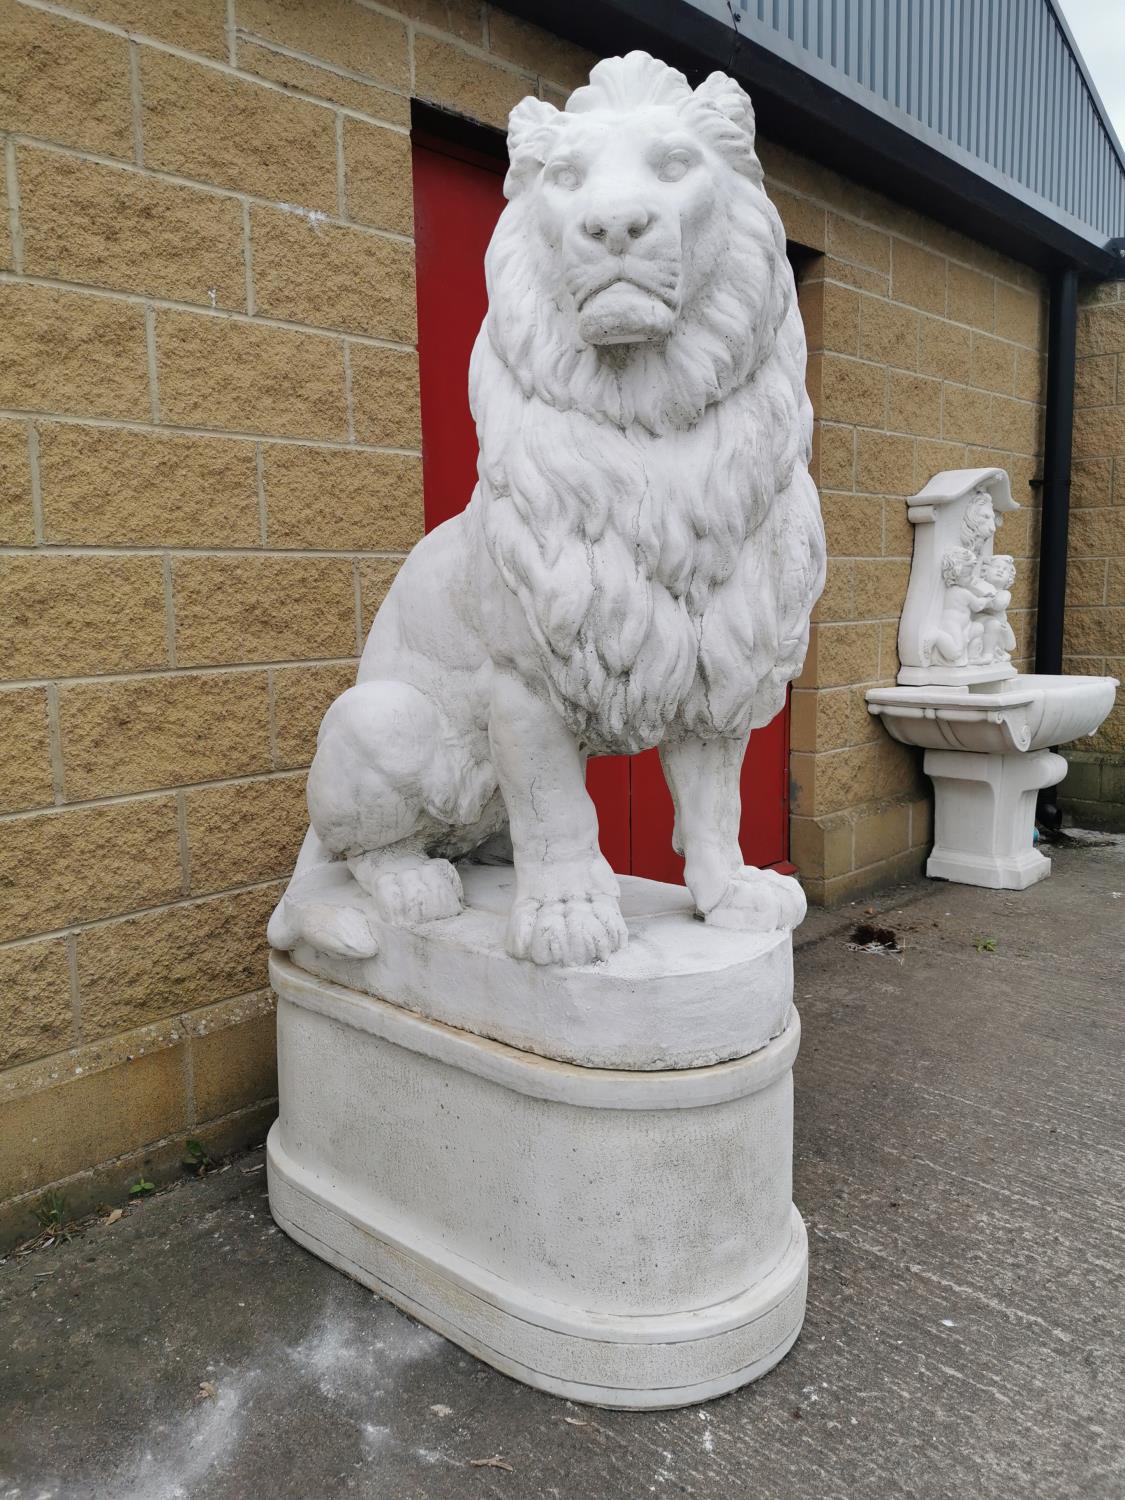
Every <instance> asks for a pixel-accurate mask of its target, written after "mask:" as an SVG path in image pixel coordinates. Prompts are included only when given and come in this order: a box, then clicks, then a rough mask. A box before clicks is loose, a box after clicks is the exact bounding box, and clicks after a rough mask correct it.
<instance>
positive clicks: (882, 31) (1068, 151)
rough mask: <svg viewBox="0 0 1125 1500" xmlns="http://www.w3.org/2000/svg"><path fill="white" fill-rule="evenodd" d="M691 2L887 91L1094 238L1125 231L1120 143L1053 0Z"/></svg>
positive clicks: (947, 139) (809, 67)
mask: <svg viewBox="0 0 1125 1500" xmlns="http://www.w3.org/2000/svg"><path fill="white" fill-rule="evenodd" d="M692 3H694V4H695V5H697V6H698V8H699V9H701V10H705V11H707V12H708V13H710V14H712V15H714V16H716V17H717V18H722V19H727V20H728V22H729V21H731V20H733V21H734V22H735V23H736V24H737V26H738V29H739V31H740V32H741V33H742V34H743V36H744V37H746V38H747V39H748V40H750V41H752V42H757V43H759V44H760V45H763V46H765V47H767V48H770V49H771V50H773V51H777V52H779V53H781V54H783V55H786V56H788V57H790V58H791V59H792V60H793V61H794V62H797V63H799V65H800V66H801V67H802V68H803V69H805V70H806V71H810V72H815V73H817V74H819V75H820V76H821V77H822V78H824V79H825V80H826V81H830V82H833V83H835V84H836V85H837V86H838V87H840V88H843V90H844V91H845V92H847V93H849V94H851V95H852V96H853V97H857V98H858V97H861V95H860V92H859V91H864V92H866V93H867V95H868V102H869V103H870V102H871V101H870V95H875V96H876V99H877V101H879V102H880V103H881V105H882V108H881V110H880V112H881V113H890V112H891V111H893V112H894V113H895V114H896V115H897V116H898V117H899V121H900V123H905V122H904V121H903V119H902V117H903V116H905V117H906V121H908V122H911V124H912V127H913V129H914V131H915V133H917V134H919V135H922V136H924V137H926V138H929V139H931V141H932V140H933V137H935V136H936V137H939V138H940V142H944V143H946V149H947V150H949V149H950V148H952V150H951V154H955V155H963V154H967V155H969V156H971V157H973V158H974V159H975V161H976V163H978V164H979V167H981V168H983V169H985V170H986V171H987V172H988V175H990V176H998V177H1001V178H1007V179H1009V181H1010V182H1012V183H1015V184H1018V185H1019V187H1020V188H1021V189H1022V190H1023V194H1022V195H1023V196H1029V195H1030V196H1032V197H1035V198H1038V199H1041V200H1044V201H1045V202H1046V203H1047V204H1049V205H1051V206H1053V208H1054V209H1055V210H1056V211H1061V214H1063V215H1066V216H1069V217H1070V218H1071V219H1072V220H1076V221H1077V225H1080V226H1082V228H1083V229H1084V230H1085V233H1086V234H1087V235H1088V236H1089V237H1090V238H1091V239H1100V240H1101V241H1104V240H1108V239H1114V238H1116V237H1118V236H1120V235H1122V234H1125V165H1123V162H1122V157H1121V151H1120V147H1119V145H1118V143H1117V142H1116V140H1115V139H1114V137H1113V135H1112V133H1111V131H1110V129H1109V127H1108V126H1107V124H1106V122H1105V119H1104V118H1103V115H1102V113H1101V110H1100V108H1099V105H1098V102H1097V101H1096V98H1095V96H1094V94H1093V92H1092V89H1091V86H1090V85H1089V82H1088V78H1087V76H1086V74H1085V73H1084V71H1083V68H1082V66H1081V65H1080V63H1079V61H1078V58H1077V57H1076V55H1075V52H1074V51H1073V50H1072V46H1071V41H1070V38H1069V36H1068V34H1067V33H1066V31H1065V30H1064V27H1063V25H1062V24H1061V22H1060V19H1059V17H1058V15H1057V14H1056V12H1055V9H1054V7H1053V5H1052V4H1051V3H1050V0H729V3H728V0H692ZM1120 4H1121V10H1122V16H1123V19H1125V0H1120ZM940 142H934V143H935V144H940ZM1076 227H1077V226H1076Z"/></svg>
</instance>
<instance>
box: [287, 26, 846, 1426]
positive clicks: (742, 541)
mask: <svg viewBox="0 0 1125 1500" xmlns="http://www.w3.org/2000/svg"><path fill="white" fill-rule="evenodd" d="M508 141H509V149H510V152H511V170H510V171H509V173H508V177H507V179H506V183H505V192H506V194H507V196H508V199H509V202H508V205H507V207H506V208H505V210H504V212H503V214H502V215H501V218H500V222H499V224H498V225H497V228H496V232H495V234H494V236H493V240H492V244H491V246H490V248H489V251H488V256H487V260H486V269H487V273H488V289H489V311H488V316H487V318H486V320H485V323H484V326H483V328H482V330H481V333H480V337H479V339H478V341H477V344H476V348H475V350H474V353H473V361H472V367H471V373H470V396H471V400H472V406H473V413H474V416H475V418H476V423H477V432H478V436H479V439H480V449H481V453H480V463H479V466H478V473H479V483H478V485H477V487H476V489H475V491H474V493H473V496H472V499H471V500H470V501H469V504H468V507H467V509H466V510H465V511H464V512H463V514H461V515H459V516H457V517H456V518H455V519H454V520H451V521H447V522H446V523H445V525H443V526H439V527H438V528H436V529H435V530H434V531H433V532H431V533H430V534H429V535H428V536H427V537H426V538H425V539H424V540H423V541H422V542H420V543H419V545H418V546H417V547H416V549H415V550H414V552H413V553H412V555H411V556H410V558H409V559H408V560H407V562H406V563H405V565H404V566H403V568H402V570H401V571H400V573H399V574H398V577H397V578H396V580H395V582H394V584H393V586H392V588H391V590H390V592H389V594H388V596H387V599H386V601H385V602H384V604H383V606H382V608H381V609H380V610H379V613H378V616H377V617H376V619H375V622H374V624H373V625H372V628H371V633H370V636H369V638H368V642H367V646H366V648H365V650H364V653H363V658H362V660H361V662H360V666H359V672H358V676H357V681H356V685H355V686H354V687H353V688H350V689H349V690H348V691H347V692H346V693H344V694H343V695H342V696H341V697H340V698H339V699H337V701H336V702H335V703H334V704H333V705H332V706H331V708H330V709H329V711H328V713H327V714H326V716H325V719H324V723H323V725H322V726H321V730H320V736H319V740H318V747H317V752H316V757H315V759H314V761H313V765H312V768H311V770H310V773H309V815H310V822H311V827H310V830H309V833H308V836H307V838H306V840H305V844H304V846H303V848H302V851H301V855H300V858H299V860H298V864H297V868H296V870H295V872H294V875H293V879H292V881H291V882H290V885H289V888H288V890H287V891H286V893H285V895H284V897H283V899H282V901H281V903H280V905H279V906H278V909H277V911H276V912H275V913H274V916H273V918H272V919H271V922H270V927H269V938H270V942H271V944H272V946H273V948H274V950H275V951H274V955H273V958H272V962H271V977H272V981H273V984H274V988H275V990H276V992H277V996H278V1015H277V1019H278V1071H279V1109H280V1118H279V1119H278V1121H277V1123H276V1124H275V1126H274V1128H273V1130H272V1131H271V1132H270V1138H269V1148H268V1169H269V1191H270V1206H271V1209H272V1211H273V1214H274V1216H275V1218H276V1219H277V1221H278V1223H279V1224H281V1225H282V1227H283V1228H285V1229H286V1230H287V1231H288V1233H290V1234H291V1235H293V1236H294V1238H295V1239H297V1240H299V1241H300V1242H301V1244H303V1245H306V1246H307V1247H308V1248H309V1249H310V1250H312V1251H313V1252H314V1253H315V1254H317V1255H320V1256H322V1257H324V1259H326V1260H328V1261H330V1262H331V1263H332V1264H333V1265H335V1266H338V1267H340V1268H341V1269H342V1270H345V1271H347V1272H348V1273H349V1274H350V1275H352V1276H355V1277H357V1278H358V1279H359V1280H360V1281H362V1282H364V1283H365V1284H367V1285H368V1286H371V1287H373V1288H375V1290H377V1291H378V1292H380V1293H381V1294H383V1295H385V1296H387V1297H389V1298H390V1299H391V1300H392V1301H394V1302H396V1303H397V1304H398V1305H399V1306H400V1307H403V1308H405V1309H406V1310H407V1311H408V1312H411V1313H413V1314H414V1315H415V1316H416V1317H418V1318H420V1319H422V1320H423V1321H424V1322H426V1323H428V1324H430V1325H431V1326H432V1327H433V1328H436V1329H438V1330H439V1331H440V1332H442V1333H444V1334H446V1335H447V1336H448V1337H449V1338H451V1339H455V1340H456V1341H457V1342H458V1343H459V1344H461V1345H463V1346H464V1347H465V1348H466V1349H469V1350H471V1351H472V1352H473V1353H474V1354H477V1355H479V1356H480V1357H481V1358H482V1359H485V1360H487V1361H488V1362H489V1363H491V1364H493V1365H495V1366H496V1367H497V1368H499V1369H501V1370H504V1371H506V1372H507V1373H508V1374H510V1375H514V1376H516V1377H517V1378H519V1379H521V1380H525V1381H527V1382H529V1383H530V1384H532V1385H535V1386H539V1387H541V1388H542V1389H545V1390H548V1391H553V1392H555V1393H557V1394H560V1395H564V1396H568V1397H571V1398H573V1399H575V1400H579V1401H590V1402H596V1403H600V1404H605V1405H609V1406H621V1407H662V1406H677V1405H682V1404H684V1403H685V1402H691V1401H700V1400H704V1399H706V1398H707V1397H710V1396H714V1395H718V1394H720V1393H721V1392H723V1391H728V1390H732V1389H733V1388H734V1387H735V1386H739V1385H742V1384H744V1383H745V1382H746V1381H748V1380H753V1379H754V1378H755V1377H756V1376H758V1375H760V1374H762V1373H763V1372H764V1371H766V1370H768V1369H769V1368H770V1367H771V1366H772V1365H774V1364H776V1362H777V1361H778V1360H779V1359H780V1358H781V1357H782V1356H783V1355H784V1354H785V1352H786V1350H787V1349H788V1348H789V1347H790V1346H791V1344H792V1343H793V1341H794V1340H795V1339H796V1337H797V1334H798V1332H799V1331H800V1327H801V1322H802V1319H803V1317H804V1307H805V1281H806V1267H807V1260H808V1251H807V1244H806V1237H805V1229H804V1225H803V1224H802V1222H801V1218H800V1215H799V1214H798V1213H797V1210H796V1208H795V1207H794V1206H793V1202H792V1154H793V1087H792V1067H793V1059H794V1056H795V1055H796V1051H797V1044H798V1039H799V1034H800V1032H799V1022H798V1019H797V1015H796V1012H795V1011H794V1009H793V1003H792V1001H793V970H792V929H793V927H794V926H796V925H797V923H799V922H800V921H801V919H802V917H803V915H804V911H805V901H804V896H803V895H802V893H801V889H800V886H799V885H798V884H797V882H796V881H794V880H792V879H789V878H786V877H784V876H781V875H778V874H776V873H774V872H773V871H769V870H758V869H754V868H752V867H747V866H746V865H745V864H744V863H743V858H742V854H741V852H740V850H739V846H738V827H739V772H740V768H741V765H742V761H743V758H744V756H745V752H746V746H747V741H748V738H749V735H750V733H751V732H752V730H754V729H755V728H757V727H760V726H763V725H765V724H767V723H768V722H769V721H770V720H771V719H772V718H773V717H774V715H775V714H776V713H777V712H778V710H779V709H780V708H781V706H782V705H783V703H784V699H785V689H786V684H787V682H789V681H790V680H791V679H792V678H793V677H794V676H796V674H797V673H798V672H799V671H800V670H801V665H802V663H803V660H804V656H805V648H806V644H807V641H808V630H809V613H810V610H811V608H812V605H813V603H814V601H815V600H816V597H817V595H818V594H819V592H820V589H821V587H822V585H823V581H824V533H823V529H822V526H821V521H820V508H819V502H818V498H817V493H816V489H815V487H814V485H813V483H812V481H811V479H810V477H809V473H808V458H809V453H810V448H811V438H812V411H811V408H810V406H809V402H808V398H807V396H806V394H805V389H804V376H805V340H804V333H803V330H802V327H801V321H800V317H799V314H798V312H797V304H796V297H795V292H794V286H793V276H792V272H791V270H790V268H789V265H788V262H787V261H786V258H785V236H784V232H783V230H782V226H781V221H780V219H779V217H778V215H777V212H776V210H775V209H774V207H773V205H772V204H771V203H770V201H769V199H768V198H767V196H766V194H765V192H764V190H763V187H762V169H761V166H760V164H759V162H758V158H757V156H756V154H755V151H754V116H753V112H752V110H751V108H750V101H749V99H747V97H746V95H745V94H744V93H743V92H742V90H741V89H740V88H739V87H738V86H737V85H736V84H735V83H733V82H732V80H730V79H729V78H725V77H724V76H723V75H721V74H713V75H712V76H711V77H710V78H709V79H707V80H706V81H705V82H704V83H702V84H700V86H699V87H698V88H696V89H695V90H692V89H691V88H690V86H689V85H688V83H687V81H686V80H685V79H684V77H683V76H682V75H681V74H679V73H677V72H675V71H673V70H672V69H671V68H667V67H665V66H664V64H663V63H660V62H657V61H655V60H654V59H653V58H651V57H649V56H647V55H646V54H644V53H631V54H630V55H629V56H628V57H626V58H614V59H610V60H608V61H606V62H603V63H599V64H598V66H597V67H596V68H595V69H594V70H593V73H592V74H591V78H590V85H589V87H587V88H582V89H579V90H577V91H576V93H575V94H574V95H573V96H572V97H571V99H570V100H569V102H568V104H567V107H566V109H565V110H563V111H560V110H557V109H555V108H554V107H553V106H552V105H550V104H548V103H545V102H542V101H540V100H538V99H526V100H524V102H523V103H522V104H520V105H519V106H517V108H516V109H515V110H514V111H513V112H512V117H511V122H510V129H509V135H508ZM466 498H468V497H466ZM649 746H659V749H660V754H661V759H662V763H663V766H664V772H665V775H666V777H667V780H668V783H669V786H670V789H671V792H672V796H673V800H674V803H675V808H676V829H675V835H674V843H675V845H676V847H677V849H679V850H680V852H681V853H682V854H683V855H684V858H685V880H686V888H685V887H679V886H667V885H659V884H656V883H654V882H652V881H646V880H634V879H620V880H619V879H618V878H617V877H616V876H615V875H614V873H613V871H612V870H611V869H610V867H609V865H608V864H607V863H606V861H605V860H604V859H603V858H602V856H601V853H600V851H599V848H598V827H597V817H596V814H595V810H594V807H593V804H592V803H591V801H590V798H589V797H588V795H587V793H586V790H585V782H584V771H585V762H586V758H587V757H588V756H589V755H599V754H623V753H624V754H631V753H634V752H636V751H638V750H642V749H645V748H647V747H649Z"/></svg>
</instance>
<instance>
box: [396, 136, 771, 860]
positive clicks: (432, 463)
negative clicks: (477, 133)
mask: <svg viewBox="0 0 1125 1500" xmlns="http://www.w3.org/2000/svg"><path fill="white" fill-rule="evenodd" d="M413 158H414V238H415V245H416V254H417V270H418V357H419V364H420V375H421V395H422V477H423V487H424V498H425V514H426V529H427V531H429V530H431V529H432V528H433V527H434V526H437V525H439V524H440V522H442V521H445V520H448V518H449V517H450V516H452V515H456V513H457V512H458V511H460V510H463V509H464V507H465V506H466V505H467V504H468V501H469V497H470V495H471V494H472V492H473V486H474V484H475V483H476V465H477V435H476V428H475V427H474V425H473V419H472V416H471V414H470V412H469V395H468V375H469V355H470V353H471V351H472V347H473V341H474V339H475V338H476V336H477V330H478V329H479V328H480V325H481V321H482V319H483V318H484V314H485V310H486V307H487V298H486V295H485V287H484V252H485V250H486V249H487V247H488V242H489V239H490V238H491V237H492V230H493V228H494V227H495V224H496V220H497V218H498V217H499V215H500V210H501V209H502V208H503V207H504V196H503V192H502V191H501V184H502V182H503V173H504V166H503V164H502V163H501V162H499V161H497V160H494V159H493V158H491V157H488V156H484V155H481V154H478V153H476V152H473V151H468V150H465V151H462V150H460V149H459V148H456V147H453V146H449V145H446V144H445V143H443V142H440V141H436V140H430V139H425V140H420V139H419V138H418V137H417V136H415V139H414V151H413ZM788 773H789V714H788V709H786V710H785V711H783V712H782V713H780V714H778V716H777V718H776V719H774V721H773V722H772V723H771V724H769V725H768V726H767V727H766V728H765V729H759V730H755V732H754V733H753V735H752V736H751V738H750V749H749V752H748V753H747V756H746V762H745V765H744V767H743V772H742V826H741V829H740V842H741V845H742V853H743V856H744V858H745V859H746V861H747V863H748V864H754V865H774V866H777V865H782V866H784V867H785V868H787V869H791V868H792V867H791V866H789V865H788V864H787V860H788V855H789V774H788ZM586 784H587V786H588V787H589V789H590V794H591V796H592V797H593V798H594V801H595V803H596V804H597V809H598V822H599V826H600V829H601V843H602V852H603V853H604V854H605V856H606V858H607V859H608V860H609V862H610V864H611V865H612V866H613V868H614V869H615V870H617V871H618V872H619V873H620V874H623V875H645V876H648V877H649V878H650V879H652V880H668V881H674V882H680V881H681V880H682V878H683V860H682V859H680V857H679V856H678V855H677V854H675V853H674V852H673V850H672V799H671V797H670V796H669V793H668V789H667V787H666V786H665V784H664V777H663V775H662V773H661V770H660V758H659V756H658V755H657V753H656V751H655V750H649V751H646V752H645V754H643V755H636V756H632V757H628V756H602V757H599V758H597V759H594V760H591V761H590V764H589V769H588V771H587V775H586Z"/></svg>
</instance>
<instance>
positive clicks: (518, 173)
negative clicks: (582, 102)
mask: <svg viewBox="0 0 1125 1500" xmlns="http://www.w3.org/2000/svg"><path fill="white" fill-rule="evenodd" d="M562 118H563V116H562V114H561V113H560V112H559V110H557V109H556V108H555V106H554V105H553V104H548V103H547V101H546V100H545V99H535V98H532V97H531V96H530V95H529V96H528V98H526V99H521V100H520V102H519V103H518V104H517V105H516V107H515V109H513V110H512V112H511V114H510V115H509V116H508V158H509V160H510V162H511V166H510V167H509V168H508V175H507V176H506V177H505V178H504V197H505V198H514V197H516V195H517V194H518V193H521V192H522V191H523V189H524V188H525V187H526V186H527V184H528V183H529V182H530V181H531V179H532V178H533V177H534V176H535V174H536V173H537V172H538V171H539V169H540V167H541V166H542V165H543V163H544V161H545V160H546V159H547V152H548V150H549V148H550V143H551V140H552V137H553V136H554V133H555V131H556V130H557V129H558V128H559V125H560V123H561V121H562Z"/></svg>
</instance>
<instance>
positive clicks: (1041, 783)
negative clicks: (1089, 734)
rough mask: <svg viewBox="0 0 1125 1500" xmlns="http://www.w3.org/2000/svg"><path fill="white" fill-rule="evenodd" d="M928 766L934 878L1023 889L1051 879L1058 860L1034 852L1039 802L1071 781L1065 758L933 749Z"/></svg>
mask: <svg viewBox="0 0 1125 1500" xmlns="http://www.w3.org/2000/svg"><path fill="white" fill-rule="evenodd" d="M923 765H924V768H925V771H926V775H927V776H929V777H930V778H931V780H932V781H933V783H934V849H933V853H932V854H931V855H930V858H929V860H928V862H927V864H926V874H927V875H932V876H937V877H938V878H940V879H942V880H956V881H958V882H960V883H961V884H962V885H981V886H987V887H989V888H990V889H992V890H1012V891H1022V890H1024V889H1025V888H1026V887H1027V886H1029V885H1034V884H1035V882H1036V881H1037V880H1043V879H1045V878H1046V876H1048V875H1049V874H1050V873H1051V861H1050V860H1049V859H1048V858H1047V857H1046V855H1043V854H1040V853H1039V851H1038V850H1037V849H1036V848H1035V847H1034V836H1035V797H1036V793H1037V792H1038V791H1039V790H1040V789H1041V788H1042V787H1047V786H1054V785H1055V784H1056V783H1057V782H1059V781H1061V780H1062V779H1063V777H1064V776H1065V775H1066V761H1065V760H1064V759H1063V757H1062V756H1061V755H1056V754H1055V753H1054V752H1053V751H1051V750H1036V751H1033V752H1032V753H1031V754H1026V755H1020V754H1012V755H974V754H970V753H967V752H966V751H964V750H927V751H926V757H925V760H924V762H923Z"/></svg>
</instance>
